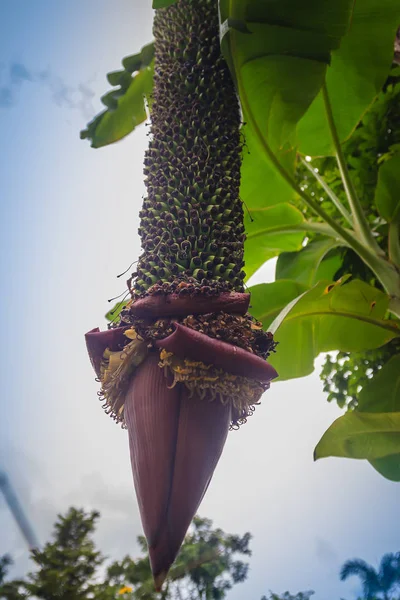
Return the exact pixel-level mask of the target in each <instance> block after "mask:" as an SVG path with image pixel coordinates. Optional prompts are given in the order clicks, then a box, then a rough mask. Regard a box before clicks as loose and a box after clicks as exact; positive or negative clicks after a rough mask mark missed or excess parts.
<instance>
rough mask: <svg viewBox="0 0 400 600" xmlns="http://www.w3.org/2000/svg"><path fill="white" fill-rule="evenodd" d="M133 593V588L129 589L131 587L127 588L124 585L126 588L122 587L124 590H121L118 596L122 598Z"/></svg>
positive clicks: (125, 586)
mask: <svg viewBox="0 0 400 600" xmlns="http://www.w3.org/2000/svg"><path fill="white" fill-rule="evenodd" d="M131 591H132V588H131V587H129V586H127V585H124V587H122V588H121V589H120V590H119V592H118V594H119V595H120V596H122V595H123V594H129V592H131Z"/></svg>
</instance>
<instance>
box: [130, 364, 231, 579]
mask: <svg viewBox="0 0 400 600" xmlns="http://www.w3.org/2000/svg"><path fill="white" fill-rule="evenodd" d="M158 360H159V358H158V353H154V354H150V355H149V356H148V358H147V359H146V360H145V361H144V362H143V363H142V365H141V366H140V367H139V368H138V371H137V373H136V375H135V377H134V378H133V379H132V381H131V384H130V387H129V390H128V392H127V394H126V398H125V420H126V425H127V429H128V433H129V445H130V451H131V464H132V472H133V478H134V482H135V488H136V495H137V498H138V504H139V509H140V513H141V518H142V523H143V529H144V532H145V535H146V538H147V542H148V546H149V554H150V561H151V568H152V572H153V576H154V580H155V585H156V587H159V586H160V585H161V583H162V580H163V579H165V577H166V574H167V573H168V571H169V568H170V566H171V565H172V563H173V561H174V560H175V557H176V555H177V554H178V552H179V548H180V546H181V544H182V542H183V540H184V537H185V535H186V532H187V530H188V528H189V525H190V523H191V521H192V519H193V517H194V515H195V514H196V512H197V509H198V507H199V504H200V502H201V501H202V499H203V496H204V494H205V492H206V490H207V487H208V485H209V483H210V480H211V478H212V475H213V473H214V469H215V467H216V465H217V463H218V460H219V458H220V456H221V453H222V450H223V447H224V445H225V441H226V437H227V434H228V430H229V426H230V422H231V407H230V404H229V403H225V404H224V403H222V402H219V401H211V400H212V399H211V397H207V396H206V397H203V398H200V396H198V395H197V394H196V393H194V394H192V395H190V392H189V391H188V390H187V389H186V388H185V386H183V385H182V386H175V387H173V388H169V387H168V386H167V381H166V379H165V375H164V373H163V370H162V369H160V368H159V366H158ZM190 396H191V397H190Z"/></svg>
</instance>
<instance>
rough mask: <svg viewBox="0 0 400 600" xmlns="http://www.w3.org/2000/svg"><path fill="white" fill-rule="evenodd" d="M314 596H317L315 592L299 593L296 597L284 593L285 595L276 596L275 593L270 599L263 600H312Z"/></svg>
mask: <svg viewBox="0 0 400 600" xmlns="http://www.w3.org/2000/svg"><path fill="white" fill-rule="evenodd" d="M313 594H315V592H314V591H313V590H308V591H307V592H297V594H296V595H295V596H294V595H293V594H291V593H290V592H284V593H283V594H275V592H270V593H269V596H268V597H267V596H263V597H262V598H261V600H310V598H311V596H312V595H313Z"/></svg>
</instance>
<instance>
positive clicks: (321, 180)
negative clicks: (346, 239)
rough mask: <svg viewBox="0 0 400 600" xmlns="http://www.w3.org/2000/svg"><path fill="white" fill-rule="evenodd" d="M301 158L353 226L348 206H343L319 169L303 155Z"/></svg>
mask: <svg viewBox="0 0 400 600" xmlns="http://www.w3.org/2000/svg"><path fill="white" fill-rule="evenodd" d="M300 160H301V162H302V164H303V165H304V166H305V167H306V168H307V169H308V170H309V171H310V173H311V174H312V176H313V177H314V178H315V179H316V180H317V181H318V183H319V184H320V186H321V187H322V188H323V189H324V191H325V192H326V193H327V194H328V196H329V198H330V199H331V200H332V202H333V204H334V205H335V206H336V208H337V209H338V211H339V212H340V213H341V214H342V216H343V217H344V218H345V219H346V221H347V222H348V223H349V225H350V226H351V227H353V219H352V217H351V215H350V213H349V212H348V211H347V209H346V207H345V206H343V204H342V203H341V201H340V200H339V198H338V197H337V196H336V194H335V192H334V191H333V190H332V189H331V188H330V187H329V185H328V184H327V183H326V181H325V180H324V179H323V178H322V177H321V175H319V174H318V173H317V171H316V170H315V169H314V168H313V167H312V165H311V164H310V163H309V162H307V161H306V160H304V158H303V157H301V159H300Z"/></svg>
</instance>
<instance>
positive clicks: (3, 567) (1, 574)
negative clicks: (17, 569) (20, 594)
mask: <svg viewBox="0 0 400 600" xmlns="http://www.w3.org/2000/svg"><path fill="white" fill-rule="evenodd" d="M12 563H13V561H12V558H11V556H10V555H9V554H4V555H3V556H1V557H0V585H1V584H2V583H3V581H4V579H5V578H6V575H7V573H8V570H9V567H10V566H11V565H12Z"/></svg>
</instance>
